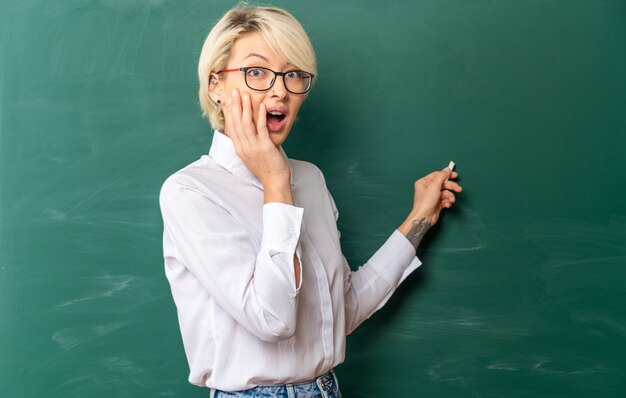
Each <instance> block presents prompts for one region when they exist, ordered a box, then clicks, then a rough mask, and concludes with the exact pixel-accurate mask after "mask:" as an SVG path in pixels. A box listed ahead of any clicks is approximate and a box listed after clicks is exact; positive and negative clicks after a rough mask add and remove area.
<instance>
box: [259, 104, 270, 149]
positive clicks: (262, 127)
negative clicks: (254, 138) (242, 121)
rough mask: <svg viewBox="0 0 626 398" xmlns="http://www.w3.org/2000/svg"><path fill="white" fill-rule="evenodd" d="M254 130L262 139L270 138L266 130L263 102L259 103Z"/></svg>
mask: <svg viewBox="0 0 626 398" xmlns="http://www.w3.org/2000/svg"><path fill="white" fill-rule="evenodd" d="M256 123H257V125H256V131H257V133H258V134H259V138H260V139H262V140H266V139H267V140H269V139H270V132H269V131H268V130H267V110H266V109H265V104H263V103H261V105H259V116H258V117H257V119H256Z"/></svg>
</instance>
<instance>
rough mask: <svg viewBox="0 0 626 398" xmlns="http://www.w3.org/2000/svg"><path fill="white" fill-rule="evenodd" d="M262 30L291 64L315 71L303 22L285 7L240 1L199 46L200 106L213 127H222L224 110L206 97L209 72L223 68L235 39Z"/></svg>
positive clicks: (273, 46) (266, 37)
mask: <svg viewBox="0 0 626 398" xmlns="http://www.w3.org/2000/svg"><path fill="white" fill-rule="evenodd" d="M256 32H258V33H261V34H262V35H263V37H264V38H265V40H266V41H267V44H268V45H269V46H270V48H271V49H272V50H273V51H274V52H275V53H276V54H278V55H279V56H281V57H283V58H285V60H287V62H289V63H290V64H292V65H294V67H296V68H298V69H301V70H304V71H307V72H309V73H313V74H314V75H317V65H316V60H315V52H314V51H313V46H312V45H311V41H310V40H309V37H308V36H307V34H306V32H305V31H304V29H303V28H302V25H300V23H299V22H298V21H297V20H296V18H294V17H293V15H291V14H290V13H288V12H287V11H285V10H283V9H280V8H276V7H260V6H249V5H247V4H241V5H238V6H236V7H235V8H233V9H231V10H230V11H228V12H227V13H226V14H224V16H223V17H222V18H220V20H219V21H218V22H217V23H216V24H215V26H214V27H213V29H211V32H209V35H208V36H207V38H206V40H205V41H204V45H203V46H202V53H201V54H200V60H199V62H198V78H199V80H200V90H199V92H198V96H199V97H200V107H201V108H202V115H203V116H204V117H208V119H209V120H210V122H211V125H212V126H213V128H214V129H217V130H223V129H224V114H223V113H222V112H221V110H220V108H219V106H218V105H217V104H216V103H214V102H213V101H212V100H211V97H209V75H210V74H211V73H215V72H217V71H220V70H222V69H225V68H226V64H227V62H228V59H229V58H230V55H231V53H232V49H233V46H234V45H235V42H236V41H237V39H239V38H241V37H243V36H244V35H246V34H250V33H256Z"/></svg>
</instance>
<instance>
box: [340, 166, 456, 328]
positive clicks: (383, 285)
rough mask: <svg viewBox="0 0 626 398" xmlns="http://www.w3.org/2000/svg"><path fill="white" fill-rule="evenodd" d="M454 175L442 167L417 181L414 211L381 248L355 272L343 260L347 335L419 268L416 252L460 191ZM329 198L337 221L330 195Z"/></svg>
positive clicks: (419, 263) (454, 173)
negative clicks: (453, 179) (442, 212)
mask: <svg viewBox="0 0 626 398" xmlns="http://www.w3.org/2000/svg"><path fill="white" fill-rule="evenodd" d="M457 176H458V173H456V172H452V171H451V170H450V169H448V168H445V169H443V170H442V171H436V172H433V173H430V174H429V175H427V176H425V177H423V178H421V179H419V180H417V181H416V182H415V184H414V185H415V195H414V200H413V209H412V210H411V212H410V213H409V215H408V217H407V218H406V220H405V221H404V222H403V223H402V224H401V225H400V226H399V227H398V228H397V229H396V230H395V231H394V232H393V233H392V234H391V236H390V237H389V238H388V239H387V241H386V242H385V243H384V244H383V245H382V246H381V247H380V249H378V250H377V251H376V253H375V254H374V255H373V256H372V257H371V258H370V259H369V260H368V261H367V262H366V263H365V264H364V265H363V266H362V267H360V268H359V269H358V270H356V271H351V270H350V267H349V266H348V263H347V261H346V260H345V257H344V268H345V270H346V272H345V280H344V294H345V316H346V333H347V334H349V333H351V332H352V331H354V329H356V328H357V326H359V325H360V324H361V323H362V322H363V321H364V320H365V319H367V318H369V317H370V316H371V315H372V314H373V313H374V312H376V311H377V310H378V309H380V308H381V307H382V306H383V305H384V304H385V303H386V302H387V300H388V299H389V298H390V297H391V295H392V294H393V292H394V291H395V289H396V288H397V287H398V285H399V284H400V283H401V282H402V281H403V280H404V279H405V278H406V277H407V276H408V275H409V274H410V273H411V272H412V271H413V270H415V269H416V268H417V267H418V266H419V265H421V262H420V261H419V260H418V259H417V257H416V256H415V250H416V249H417V247H418V246H419V244H420V242H421V240H422V238H423V237H424V235H425V234H426V232H427V231H428V230H429V229H430V228H431V227H432V226H433V225H434V224H435V223H436V222H437V221H438V219H439V215H440V213H441V211H442V210H443V209H444V208H450V207H452V205H453V204H454V202H455V196H454V192H461V191H462V188H461V186H459V184H457V183H456V182H453V181H450V179H451V178H456V177H457ZM329 196H330V193H329ZM330 198H331V202H332V203H333V210H335V217H336V218H337V216H338V214H337V212H336V207H335V206H334V201H333V200H332V196H330Z"/></svg>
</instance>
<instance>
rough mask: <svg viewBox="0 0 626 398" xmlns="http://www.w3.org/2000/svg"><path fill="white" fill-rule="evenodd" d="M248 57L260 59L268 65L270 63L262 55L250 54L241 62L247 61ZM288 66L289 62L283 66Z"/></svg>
mask: <svg viewBox="0 0 626 398" xmlns="http://www.w3.org/2000/svg"><path fill="white" fill-rule="evenodd" d="M250 57H258V58H261V59H262V60H263V61H265V62H267V63H268V64H269V62H270V60H269V59H267V58H266V57H264V56H263V55H261V54H257V53H250V54H248V55H246V56H245V57H244V59H243V60H242V61H244V60H246V59H248V58H250ZM289 65H291V62H287V63H286V64H285V66H289Z"/></svg>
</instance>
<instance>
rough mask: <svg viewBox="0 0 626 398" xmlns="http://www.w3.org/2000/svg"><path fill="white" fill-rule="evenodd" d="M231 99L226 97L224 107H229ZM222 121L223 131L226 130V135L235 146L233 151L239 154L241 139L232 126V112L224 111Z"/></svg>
mask: <svg viewBox="0 0 626 398" xmlns="http://www.w3.org/2000/svg"><path fill="white" fill-rule="evenodd" d="M231 102H232V101H231V100H230V99H228V100H227V101H226V107H225V108H228V109H230V105H231ZM224 119H225V120H224V122H225V131H227V132H228V136H229V137H230V139H231V140H233V145H234V146H235V152H237V154H239V155H240V154H241V139H240V138H239V134H238V132H237V129H236V128H235V127H234V124H233V115H232V112H230V111H229V112H225V113H224Z"/></svg>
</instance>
